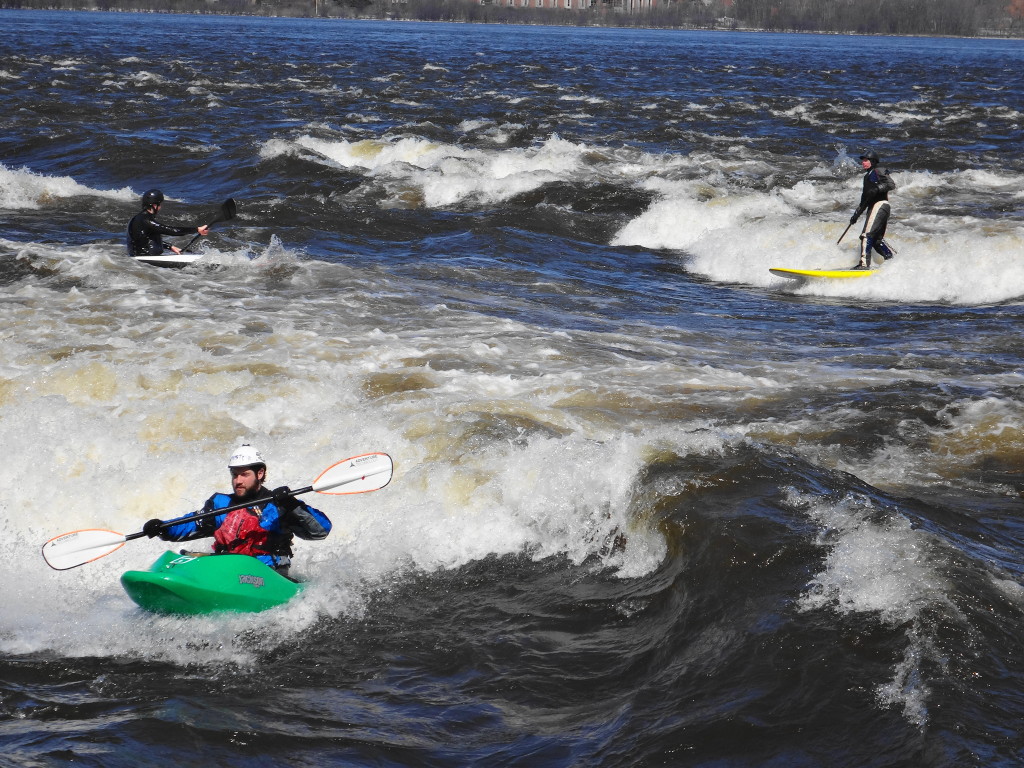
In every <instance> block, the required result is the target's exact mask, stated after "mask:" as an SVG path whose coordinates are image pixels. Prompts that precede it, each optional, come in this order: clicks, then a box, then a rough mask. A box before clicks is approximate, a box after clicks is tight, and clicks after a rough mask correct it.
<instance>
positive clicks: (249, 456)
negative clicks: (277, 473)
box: [228, 443, 267, 469]
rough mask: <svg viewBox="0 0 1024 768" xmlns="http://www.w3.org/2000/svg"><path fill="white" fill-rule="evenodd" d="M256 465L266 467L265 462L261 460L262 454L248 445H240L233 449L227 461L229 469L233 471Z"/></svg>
mask: <svg viewBox="0 0 1024 768" xmlns="http://www.w3.org/2000/svg"><path fill="white" fill-rule="evenodd" d="M257 464H262V465H263V466H266V465H267V462H265V461H264V460H263V454H261V453H260V452H259V451H257V450H256V449H255V448H253V447H252V446H251V445H249V444H248V443H242V444H241V445H240V446H238V447H237V448H235V450H234V451H232V453H231V458H230V459H228V468H229V469H234V468H236V467H254V466H256V465H257Z"/></svg>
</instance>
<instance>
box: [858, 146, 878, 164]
mask: <svg viewBox="0 0 1024 768" xmlns="http://www.w3.org/2000/svg"><path fill="white" fill-rule="evenodd" d="M860 159H861V160H870V161H871V164H872V165H878V160H879V158H878V153H877V152H875V150H873V149H869V150H868V151H867V152H865V153H864V154H863V155H861V156H860Z"/></svg>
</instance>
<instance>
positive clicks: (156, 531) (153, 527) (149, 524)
mask: <svg viewBox="0 0 1024 768" xmlns="http://www.w3.org/2000/svg"><path fill="white" fill-rule="evenodd" d="M163 526H164V521H163V520H158V519H157V518H155V517H154V518H153V519H152V520H147V521H146V524H145V525H144V526H142V532H143V533H144V534H146V535H147V536H149V538H151V539H155V538H156V537H157V536H159V535H160V534H161V533H162V532H163V529H164V528H163Z"/></svg>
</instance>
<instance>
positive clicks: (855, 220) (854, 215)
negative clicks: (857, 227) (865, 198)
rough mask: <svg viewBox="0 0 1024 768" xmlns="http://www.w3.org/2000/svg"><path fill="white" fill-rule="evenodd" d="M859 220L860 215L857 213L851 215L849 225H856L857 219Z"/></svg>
mask: <svg viewBox="0 0 1024 768" xmlns="http://www.w3.org/2000/svg"><path fill="white" fill-rule="evenodd" d="M859 218H860V214H859V213H855V214H853V216H851V217H850V223H851V224H856V223H857V219H859Z"/></svg>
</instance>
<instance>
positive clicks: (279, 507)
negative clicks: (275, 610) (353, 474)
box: [142, 443, 331, 576]
mask: <svg viewBox="0 0 1024 768" xmlns="http://www.w3.org/2000/svg"><path fill="white" fill-rule="evenodd" d="M228 469H229V470H230V472H231V487H232V489H233V491H234V493H231V494H227V493H215V494H214V495H213V496H211V497H210V498H209V499H207V501H206V504H205V505H204V506H203V509H202V510H199V511H197V512H194V513H193V514H195V515H199V514H201V513H202V512H212V511H213V510H215V509H222V508H224V507H230V506H233V505H235V504H239V503H242V502H246V501H249V500H251V501H252V506H251V507H245V508H243V509H236V510H234V511H231V512H225V513H224V514H223V515H216V516H211V517H206V518H200V519H199V520H196V521H190V520H188V519H186V520H185V521H183V522H181V523H178V524H177V525H172V526H170V527H166V528H165V527H163V525H164V522H163V521H162V520H157V519H154V520H150V521H149V522H147V523H146V524H145V525H144V526H143V527H142V532H143V533H145V534H146V535H147V536H149V537H150V538H153V537H159V538H161V539H163V540H164V541H190V540H192V539H201V538H205V537H207V536H213V537H214V540H215V541H214V545H213V551H214V552H216V553H218V554H223V553H229V554H240V555H251V556H253V557H255V558H257V559H258V560H260V561H261V562H263V563H265V564H266V565H269V566H270V567H271V568H273V569H274V570H276V571H277V572H278V573H280V574H281V575H282V576H287V575H288V570H289V567H290V566H291V557H292V539H293V536H298V537H299V538H300V539H307V540H319V539H324V538H326V537H327V534H328V533H330V531H331V521H330V520H328V519H327V516H326V515H325V514H324V513H323V512H321V511H320V510H318V509H314V508H313V507H311V506H309V505H308V504H306V503H305V502H303V501H300V500H299V499H297V498H295V496H293V495H291V489H290V488H289V487H288V486H286V485H283V486H281V487H280V488H275V489H274V490H272V491H271V490H268V489H266V488H264V487H263V483H264V481H265V480H266V477H267V465H266V462H265V461H264V460H263V456H262V454H260V452H259V451H258V450H256V449H255V448H254V447H253V446H251V445H249V444H248V443H244V444H242V445H240V446H238V448H236V449H235V450H234V452H233V453H232V454H231V458H230V459H229V460H228Z"/></svg>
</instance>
